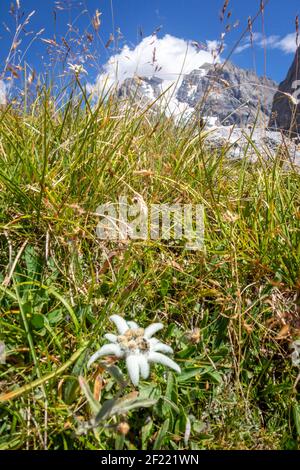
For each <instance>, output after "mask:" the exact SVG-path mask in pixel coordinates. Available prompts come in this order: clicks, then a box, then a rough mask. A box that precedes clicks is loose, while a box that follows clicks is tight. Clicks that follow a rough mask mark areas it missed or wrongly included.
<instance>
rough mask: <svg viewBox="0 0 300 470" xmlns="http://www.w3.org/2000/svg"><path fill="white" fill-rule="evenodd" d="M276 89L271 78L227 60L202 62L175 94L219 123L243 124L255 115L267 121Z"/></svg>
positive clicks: (241, 125)
mask: <svg viewBox="0 0 300 470" xmlns="http://www.w3.org/2000/svg"><path fill="white" fill-rule="evenodd" d="M276 89H277V85H276V83H275V82H274V81H272V80H269V79H264V78H260V77H258V76H257V75H256V74H255V73H254V72H251V71H248V70H244V69H241V68H239V67H237V66H235V65H234V64H232V63H230V62H229V63H227V64H226V65H225V66H223V65H217V66H212V65H210V64H205V65H203V67H201V69H200V70H199V71H198V70H197V71H194V72H192V73H191V74H190V75H188V76H187V77H185V78H184V80H183V82H182V85H181V87H180V88H179V90H178V93H177V98H178V100H179V101H181V102H186V103H188V104H189V106H191V107H192V108H194V109H197V108H198V112H199V113H200V114H201V115H203V116H207V117H209V118H213V117H217V124H219V125H224V126H228V125H232V124H235V125H238V126H240V127H243V126H246V125H248V124H252V123H254V122H255V120H256V118H257V117H258V120H259V121H260V122H265V123H266V124H267V123H268V120H269V116H270V113H271V107H272V101H273V96H274V94H275V92H276Z"/></svg>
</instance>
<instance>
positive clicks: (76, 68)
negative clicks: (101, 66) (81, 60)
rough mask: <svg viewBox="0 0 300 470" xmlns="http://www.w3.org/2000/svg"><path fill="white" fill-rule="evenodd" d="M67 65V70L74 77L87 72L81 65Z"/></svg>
mask: <svg viewBox="0 0 300 470" xmlns="http://www.w3.org/2000/svg"><path fill="white" fill-rule="evenodd" d="M68 65H69V70H70V71H71V72H73V73H74V74H75V75H80V74H81V73H86V74H87V71H86V70H85V68H83V65H81V64H78V65H77V64H70V63H69V64H68Z"/></svg>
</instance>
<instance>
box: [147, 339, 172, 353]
mask: <svg viewBox="0 0 300 470" xmlns="http://www.w3.org/2000/svg"><path fill="white" fill-rule="evenodd" d="M150 341H151V339H150ZM150 351H153V352H161V353H164V354H173V349H172V348H171V347H170V346H168V345H167V344H164V343H161V342H160V341H158V342H157V343H155V344H153V345H151V343H150Z"/></svg>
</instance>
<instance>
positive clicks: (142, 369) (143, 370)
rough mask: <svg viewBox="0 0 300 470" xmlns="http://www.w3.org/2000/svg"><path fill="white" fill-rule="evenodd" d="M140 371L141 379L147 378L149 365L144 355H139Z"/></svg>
mask: <svg viewBox="0 0 300 470" xmlns="http://www.w3.org/2000/svg"><path fill="white" fill-rule="evenodd" d="M139 365H140V372H141V376H142V377H143V379H148V377H149V374H150V366H149V363H148V360H147V358H146V357H145V356H142V355H141V356H140V357H139Z"/></svg>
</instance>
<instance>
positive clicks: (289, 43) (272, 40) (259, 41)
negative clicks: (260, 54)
mask: <svg viewBox="0 0 300 470" xmlns="http://www.w3.org/2000/svg"><path fill="white" fill-rule="evenodd" d="M296 39H297V38H296V33H290V34H287V35H286V36H284V37H282V38H281V37H280V36H278V35H272V36H267V37H264V36H263V35H262V34H261V33H254V34H253V44H254V45H256V46H259V47H262V48H263V47H268V48H270V49H279V50H281V51H283V52H284V53H286V54H294V53H295V52H296V50H297V43H296ZM250 47H251V42H250V40H248V39H247V40H246V41H245V42H244V43H242V44H240V45H239V46H238V47H237V48H236V50H235V53H236V54H240V53H241V52H243V51H245V50H246V49H249V48H250Z"/></svg>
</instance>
